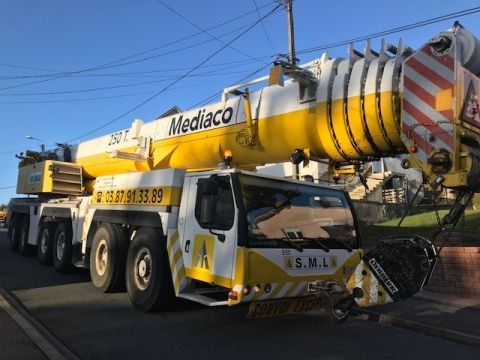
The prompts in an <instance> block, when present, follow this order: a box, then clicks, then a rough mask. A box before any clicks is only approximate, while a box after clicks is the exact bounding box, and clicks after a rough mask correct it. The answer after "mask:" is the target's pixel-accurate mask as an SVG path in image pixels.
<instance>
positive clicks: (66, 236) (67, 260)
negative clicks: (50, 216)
mask: <svg viewBox="0 0 480 360" xmlns="http://www.w3.org/2000/svg"><path fill="white" fill-rule="evenodd" d="M52 253H53V256H52V257H53V267H54V268H55V270H57V271H58V272H59V273H61V274H65V273H69V272H71V271H72V270H73V266H72V227H71V226H70V224H68V223H67V222H65V221H60V222H58V223H57V224H56V226H55V232H54V235H53V251H52Z"/></svg>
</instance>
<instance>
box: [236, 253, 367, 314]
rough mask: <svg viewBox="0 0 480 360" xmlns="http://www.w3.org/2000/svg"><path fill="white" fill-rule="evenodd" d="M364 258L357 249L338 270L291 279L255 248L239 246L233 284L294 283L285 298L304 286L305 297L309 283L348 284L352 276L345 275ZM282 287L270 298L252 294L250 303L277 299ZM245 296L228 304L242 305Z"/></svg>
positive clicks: (290, 276) (301, 291)
mask: <svg viewBox="0 0 480 360" xmlns="http://www.w3.org/2000/svg"><path fill="white" fill-rule="evenodd" d="M362 256H363V251H362V250H361V249H357V250H354V251H353V252H352V253H351V254H350V255H349V256H348V258H347V259H346V260H345V261H344V262H343V263H341V264H336V266H337V268H336V270H335V271H334V272H333V273H330V274H322V273H319V272H312V274H311V275H296V276H292V275H289V274H288V273H287V271H285V270H284V269H282V268H280V267H279V266H278V265H276V264H275V263H274V262H272V261H271V260H269V259H267V258H266V257H264V256H263V255H261V254H260V253H259V252H257V251H255V249H248V248H243V247H238V248H237V257H236V262H235V269H234V277H233V279H232V284H233V285H250V286H251V287H253V286H255V285H256V284H260V285H262V288H263V287H264V285H265V284H266V283H280V284H285V283H292V284H293V286H291V287H290V288H289V289H288V291H287V292H286V293H285V294H283V295H282V298H286V297H289V296H291V295H292V292H293V291H294V290H295V288H296V287H297V285H302V286H303V287H302V289H301V290H300V293H302V294H304V293H305V291H306V286H307V284H306V282H308V281H316V280H335V281H337V282H339V283H345V281H346V280H347V278H348V277H349V276H350V274H347V273H345V270H346V269H352V270H353V269H354V268H355V267H356V266H357V264H358V263H359V261H360V260H361V258H362ZM303 283H304V284H303ZM281 288H282V287H281V286H277V287H276V288H274V289H273V290H272V291H271V292H270V293H269V294H268V296H265V295H264V293H263V292H261V293H259V294H256V295H253V297H252V298H251V299H250V301H255V300H258V299H259V297H261V296H264V297H263V300H270V299H275V298H277V296H278V295H279V292H280V290H281ZM243 297H244V295H243V293H239V294H238V300H230V302H229V304H230V305H235V304H237V303H239V302H241V301H242V298H243Z"/></svg>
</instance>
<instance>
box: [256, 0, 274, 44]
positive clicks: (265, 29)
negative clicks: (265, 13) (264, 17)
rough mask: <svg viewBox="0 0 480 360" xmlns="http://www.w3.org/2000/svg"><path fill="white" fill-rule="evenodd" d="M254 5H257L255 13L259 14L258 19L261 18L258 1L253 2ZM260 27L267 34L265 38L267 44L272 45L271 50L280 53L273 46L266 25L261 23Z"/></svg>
mask: <svg viewBox="0 0 480 360" xmlns="http://www.w3.org/2000/svg"><path fill="white" fill-rule="evenodd" d="M253 5H255V11H256V12H257V15H258V17H259V18H260V17H261V15H260V11H259V8H258V5H257V1H256V0H253ZM260 25H261V26H262V29H263V33H264V34H265V37H266V38H267V42H268V44H269V45H270V48H271V49H272V50H273V52H274V53H278V51H277V49H275V46H273V42H272V39H271V38H270V36H269V35H268V32H267V28H266V27H265V24H264V23H263V21H262V22H261V23H260Z"/></svg>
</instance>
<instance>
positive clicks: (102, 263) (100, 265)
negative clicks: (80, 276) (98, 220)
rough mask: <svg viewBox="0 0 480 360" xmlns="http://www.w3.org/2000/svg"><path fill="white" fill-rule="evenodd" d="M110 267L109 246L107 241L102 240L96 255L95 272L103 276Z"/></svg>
mask: <svg viewBox="0 0 480 360" xmlns="http://www.w3.org/2000/svg"><path fill="white" fill-rule="evenodd" d="M107 266H108V246H107V241H106V240H105V239H102V240H100V243H99V244H98V247H97V252H96V254H95V270H96V271H97V274H98V275H100V276H102V275H104V274H105V271H107Z"/></svg>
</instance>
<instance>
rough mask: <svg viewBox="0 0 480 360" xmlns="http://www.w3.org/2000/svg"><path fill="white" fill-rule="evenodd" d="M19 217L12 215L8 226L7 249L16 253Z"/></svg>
mask: <svg viewBox="0 0 480 360" xmlns="http://www.w3.org/2000/svg"><path fill="white" fill-rule="evenodd" d="M19 220H21V217H19V216H17V215H13V216H12V218H11V219H10V221H9V224H8V248H9V249H10V250H11V251H18V234H19V233H20V231H19V228H18V227H19V225H20V221H19Z"/></svg>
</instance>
